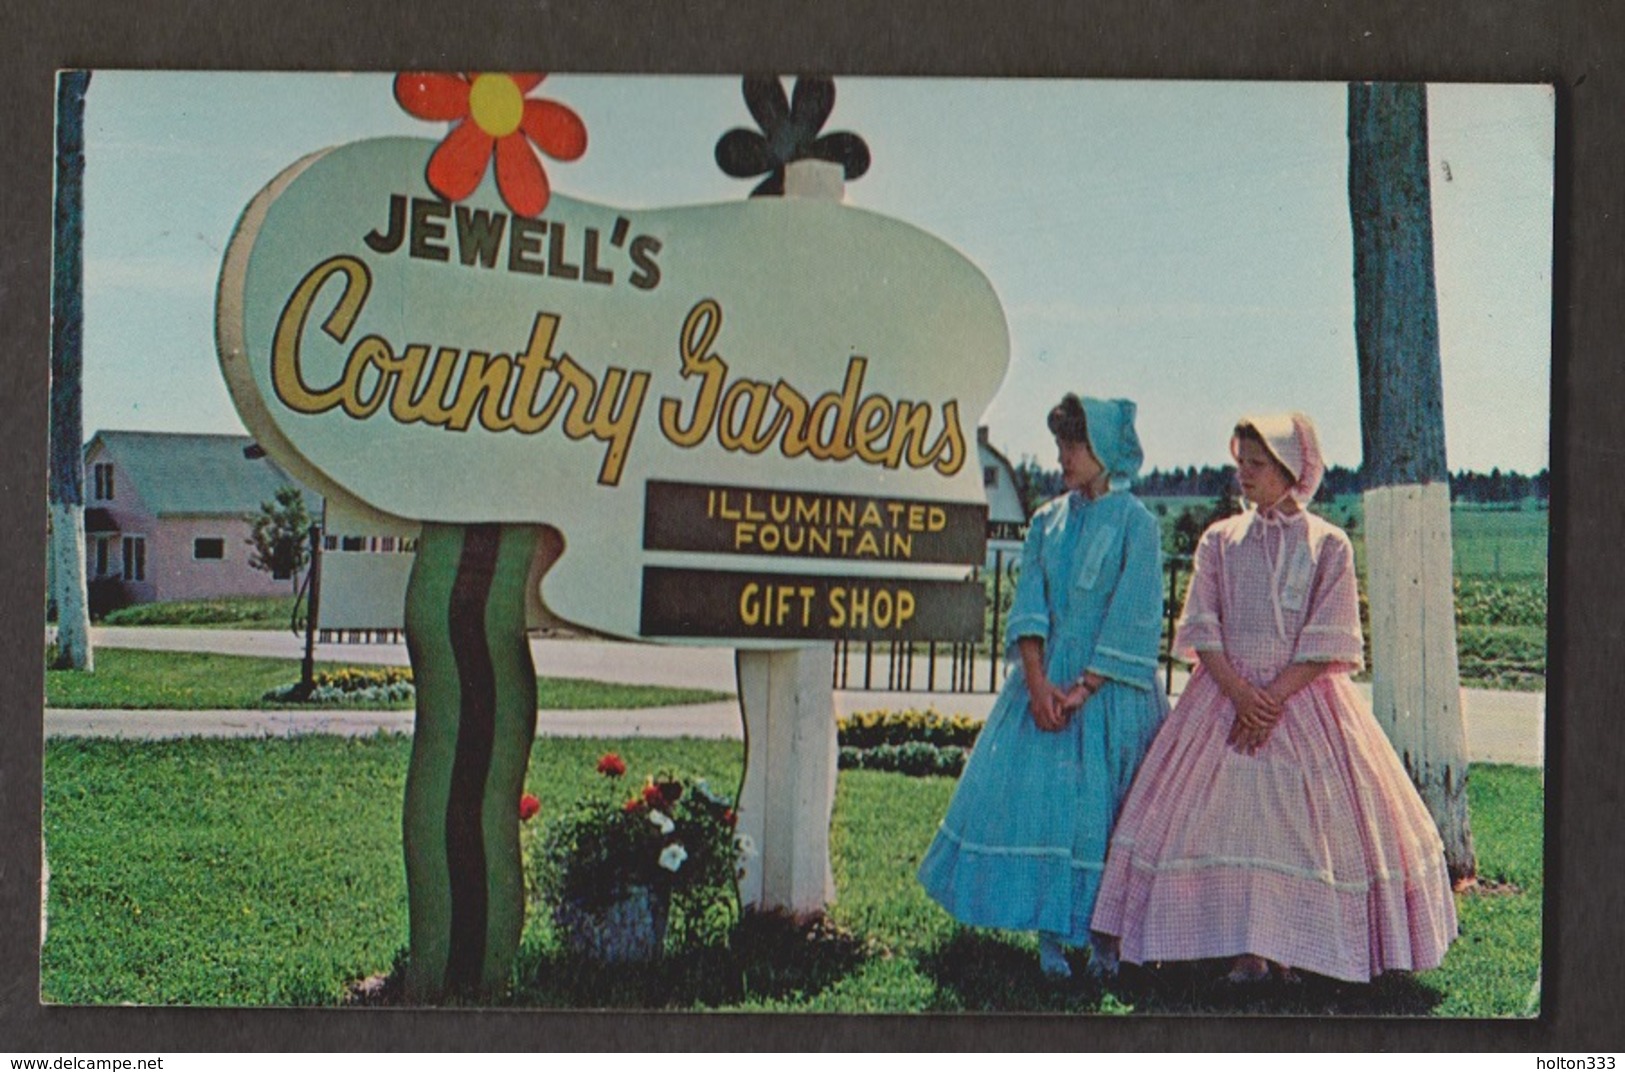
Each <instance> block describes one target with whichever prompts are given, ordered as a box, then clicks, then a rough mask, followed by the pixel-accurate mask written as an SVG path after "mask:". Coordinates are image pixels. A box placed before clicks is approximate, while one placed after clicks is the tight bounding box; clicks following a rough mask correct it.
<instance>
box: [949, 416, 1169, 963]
mask: <svg viewBox="0 0 1625 1072" xmlns="http://www.w3.org/2000/svg"><path fill="white" fill-rule="evenodd" d="M1134 413H1135V406H1134V403H1133V402H1130V401H1127V400H1126V399H1111V400H1102V399H1094V398H1084V399H1079V398H1078V396H1077V395H1073V394H1068V395H1067V396H1066V397H1065V398H1063V399H1062V400H1061V403H1060V404H1059V405H1057V406H1056V407H1055V408H1054V409H1053V410H1051V411H1050V414H1049V429H1050V432H1051V434H1053V435H1054V436H1055V442H1056V448H1057V450H1058V452H1059V454H1060V463H1061V476H1062V480H1063V482H1064V483H1065V485H1066V487H1067V489H1068V491H1067V493H1066V494H1064V495H1062V496H1060V497H1059V498H1056V499H1052V500H1051V501H1050V502H1048V503H1045V504H1044V506H1042V507H1041V508H1039V510H1038V511H1037V512H1036V513H1035V514H1034V515H1033V518H1032V522H1031V524H1030V526H1029V528H1028V531H1027V541H1026V544H1025V546H1024V547H1023V548H1022V555H1021V576H1020V577H1019V579H1018V580H1017V583H1016V595H1015V603H1014V605H1013V606H1012V608H1011V612H1010V622H1009V626H1008V628H1007V629H1006V632H1005V656H1006V658H1007V659H1009V660H1011V661H1015V660H1016V659H1018V658H1019V661H1020V673H1014V672H1012V673H1011V674H1010V675H1009V676H1008V677H1007V678H1006V680H1005V683H1004V688H1003V690H1002V691H1001V692H1000V694H999V698H998V700H997V702H996V703H995V704H994V707H993V710H992V712H991V713H990V714H989V715H988V719H987V724H986V725H985V726H984V727H983V729H982V732H981V735H980V736H979V737H978V738H977V741H976V747H975V749H974V750H973V751H972V754H971V758H970V762H969V763H968V764H967V765H966V768H965V773H964V774H963V776H962V777H961V778H960V781H959V786H958V788H957V789H956V790H955V792H954V798H953V801H952V803H950V804H949V805H948V814H947V815H946V817H944V819H943V820H942V825H941V826H940V827H939V828H938V830H937V834H936V837H935V838H934V839H933V841H932V842H931V847H930V849H929V850H927V852H926V855H925V859H924V860H923V861H922V862H921V864H920V871H919V879H920V882H921V884H922V885H924V887H925V890H926V892H927V893H929V894H930V895H931V897H932V898H933V899H935V900H936V901H937V902H938V903H939V904H941V905H942V906H943V907H944V908H946V909H947V910H948V912H949V913H950V914H952V915H953V916H954V918H955V919H958V920H959V921H960V922H962V923H967V924H971V925H973V926H980V927H999V928H1003V929H1006V930H1021V931H1037V932H1038V935H1039V942H1038V952H1039V963H1040V966H1041V967H1042V968H1043V970H1044V971H1045V973H1046V974H1049V975H1052V976H1066V975H1070V974H1071V969H1070V967H1069V966H1068V964H1067V961H1066V956H1065V947H1067V946H1082V945H1084V944H1086V943H1089V944H1091V945H1092V947H1093V951H1094V955H1093V956H1092V958H1091V960H1090V970H1091V972H1093V973H1096V974H1110V973H1112V972H1113V971H1115V969H1116V955H1115V944H1114V943H1112V942H1111V941H1110V940H1109V939H1107V938H1105V936H1094V935H1092V934H1091V932H1090V930H1089V918H1090V915H1091V913H1092V912H1093V910H1094V905H1095V894H1096V893H1097V892H1098V890H1099V888H1100V878H1101V871H1102V867H1103V865H1104V862H1105V859H1106V846H1107V844H1108V842H1109V841H1110V839H1111V833H1112V825H1113V823H1114V822H1115V820H1116V818H1117V812H1118V808H1119V807H1120V806H1121V805H1122V802H1123V797H1124V796H1125V795H1126V794H1127V792H1128V788H1129V782H1130V781H1132V780H1133V777H1134V772H1135V770H1137V769H1138V768H1139V765H1140V760H1141V759H1142V758H1143V757H1144V756H1145V752H1146V749H1147V748H1148V747H1149V746H1150V744H1151V739H1152V737H1153V736H1155V734H1156V731H1157V727H1158V725H1159V724H1160V723H1161V722H1162V718H1163V715H1164V714H1166V712H1167V710H1168V698H1167V696H1166V695H1165V694H1164V692H1163V690H1162V688H1161V686H1160V685H1159V683H1158V681H1157V652H1158V648H1159V642H1160V639H1161V631H1162V608H1163V603H1162V539H1161V530H1160V528H1159V526H1158V524H1157V520H1156V518H1155V517H1153V516H1152V515H1151V512H1150V511H1148V510H1147V509H1146V508H1145V507H1144V506H1143V505H1141V503H1140V501H1139V500H1138V499H1136V498H1135V497H1134V496H1133V495H1131V494H1129V492H1128V487H1129V485H1130V484H1131V483H1132V481H1133V480H1134V477H1135V476H1136V474H1137V473H1138V472H1139V469H1140V464H1141V462H1142V460H1143V458H1144V455H1143V453H1142V451H1141V449H1140V441H1139V437H1138V436H1137V435H1136V434H1135V431H1134ZM1091 939H1093V940H1091Z"/></svg>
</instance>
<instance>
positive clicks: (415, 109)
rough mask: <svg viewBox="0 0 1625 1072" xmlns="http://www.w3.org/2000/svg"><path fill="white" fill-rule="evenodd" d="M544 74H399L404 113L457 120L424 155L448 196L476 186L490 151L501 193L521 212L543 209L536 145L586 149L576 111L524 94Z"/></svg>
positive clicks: (564, 156) (435, 185)
mask: <svg viewBox="0 0 1625 1072" xmlns="http://www.w3.org/2000/svg"><path fill="white" fill-rule="evenodd" d="M545 77H546V75H542V74H489V73H479V74H468V75H461V74H444V73H437V72H434V71H403V72H401V73H400V74H398V75H396V76H395V99H396V100H397V101H399V102H400V106H401V107H402V108H404V109H406V111H407V112H408V114H410V115H414V116H416V117H417V118H419V119H429V120H437V121H439V122H446V123H456V124H457V125H456V126H455V127H453V128H452V131H451V133H450V134H448V135H446V139H445V140H444V141H442V142H441V143H440V147H439V148H437V149H436V150H435V151H434V155H433V156H431V157H429V169H428V176H427V177H428V180H429V187H430V188H431V189H432V190H434V192H435V193H437V194H439V195H440V196H441V197H443V198H445V199H446V200H448V201H461V200H462V199H463V198H465V197H467V196H468V195H469V194H472V193H473V192H474V190H475V188H476V187H478V186H479V184H480V180H481V179H483V178H485V170H486V167H487V166H488V165H489V164H490V162H491V158H492V157H493V156H495V157H496V171H497V190H498V191H499V192H500V193H501V194H502V200H504V201H506V202H507V203H508V207H509V208H511V209H513V210H514V211H515V212H516V213H518V214H519V215H521V216H537V215H540V214H541V211H542V209H544V208H546V207H547V199H548V197H549V196H550V194H551V188H550V187H549V185H548V181H547V172H546V171H545V170H544V169H543V168H542V161H541V159H540V158H539V157H538V156H537V155H536V149H540V150H541V151H542V152H544V153H546V154H547V155H548V156H551V157H553V158H554V159H555V160H575V159H576V158H578V157H579V156H581V154H582V153H584V152H586V151H587V127H586V124H584V123H583V122H582V121H581V117H580V116H578V115H576V113H575V112H573V111H571V110H570V109H569V108H566V107H565V106H564V105H562V104H559V103H558V102H557V101H550V100H540V99H533V98H530V97H527V96H525V94H527V93H529V92H530V91H531V90H533V89H535V88H536V87H537V86H538V85H540V84H541V81H542V79H543V78H545ZM532 145H534V146H535V147H536V148H535V149H532V148H531V146H532Z"/></svg>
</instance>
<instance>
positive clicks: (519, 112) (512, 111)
mask: <svg viewBox="0 0 1625 1072" xmlns="http://www.w3.org/2000/svg"><path fill="white" fill-rule="evenodd" d="M468 111H469V114H470V115H472V116H473V117H474V122H476V123H478V124H479V126H480V129H481V130H483V131H485V132H486V133H487V134H489V135H491V137H493V138H505V137H507V136H508V135H509V134H512V133H513V132H514V131H516V130H518V129H519V120H520V119H521V118H523V116H524V114H525V96H524V94H522V93H520V92H519V87H518V86H517V85H515V84H514V80H513V79H512V78H509V77H508V76H507V75H505V74H482V75H480V76H478V77H477V78H475V79H474V85H473V86H472V87H471V88H470V89H469V91H468Z"/></svg>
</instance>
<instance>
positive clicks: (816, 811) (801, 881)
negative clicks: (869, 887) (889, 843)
mask: <svg viewBox="0 0 1625 1072" xmlns="http://www.w3.org/2000/svg"><path fill="white" fill-rule="evenodd" d="M843 180H844V172H843V169H842V167H841V165H840V164H831V163H826V162H825V161H822V160H798V161H796V162H795V163H793V164H790V165H789V166H787V167H786V168H785V171H784V194H785V196H786V197H810V198H816V199H819V200H825V201H839V200H841V198H842V197H843V196H844V193H845V182H844V181H843ZM735 666H736V672H737V674H738V678H739V706H740V707H741V709H742V710H743V712H744V716H745V784H744V788H743V789H742V790H741V791H740V794H739V831H740V833H742V834H745V835H746V836H748V837H749V838H750V839H751V840H752V841H754V842H755V843H756V845H757V847H758V849H759V850H760V855H759V856H758V857H756V858H755V859H752V860H748V861H746V864H745V874H744V877H743V878H742V879H741V880H740V884H739V893H740V898H741V900H743V901H744V903H745V905H746V907H748V908H756V909H761V910H765V911H783V912H787V913H789V914H790V915H791V916H794V917H795V918H797V919H806V918H809V917H812V916H816V915H819V914H820V913H822V912H823V911H824V908H825V907H826V906H827V905H828V904H829V903H830V902H831V901H833V900H834V899H835V877H834V873H833V871H832V870H831V869H830V863H829V824H830V817H831V816H832V815H833V813H834V810H835V770H836V760H837V759H838V757H839V749H838V746H837V744H836V738H835V684H834V671H835V664H834V648H833V647H832V646H831V645H829V644H819V645H816V646H813V647H806V648H793V649H789V650H784V651H740V652H739V653H738V655H737V657H736V660H735Z"/></svg>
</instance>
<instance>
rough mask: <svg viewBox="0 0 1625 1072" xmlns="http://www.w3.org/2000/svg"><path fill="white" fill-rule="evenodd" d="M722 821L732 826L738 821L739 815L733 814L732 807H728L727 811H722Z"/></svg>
mask: <svg viewBox="0 0 1625 1072" xmlns="http://www.w3.org/2000/svg"><path fill="white" fill-rule="evenodd" d="M722 821H723V822H725V823H727V824H728V825H729V826H732V825H734V824H735V823H737V822H738V821H739V816H737V815H735V814H734V810H733V809H732V808H729V809H728V810H727V811H725V812H723V813H722Z"/></svg>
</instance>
